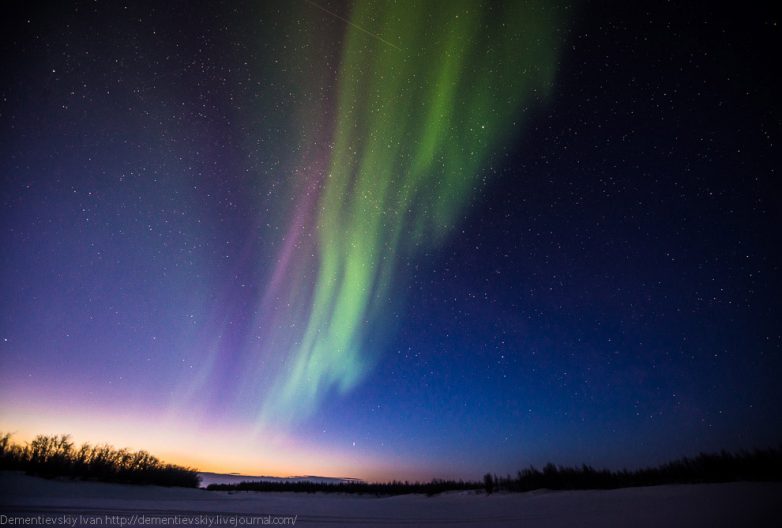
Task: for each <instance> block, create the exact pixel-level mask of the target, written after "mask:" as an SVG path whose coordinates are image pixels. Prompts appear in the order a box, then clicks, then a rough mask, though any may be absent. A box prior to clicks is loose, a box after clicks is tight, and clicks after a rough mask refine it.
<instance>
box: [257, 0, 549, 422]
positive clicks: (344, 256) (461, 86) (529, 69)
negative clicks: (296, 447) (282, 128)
mask: <svg viewBox="0 0 782 528" xmlns="http://www.w3.org/2000/svg"><path fill="white" fill-rule="evenodd" d="M315 7H317V6H315ZM321 9H322V8H321ZM562 15H563V13H562V12H561V11H560V10H558V9H556V8H552V7H551V6H550V5H549V4H548V3H547V2H545V1H542V2H509V3H507V4H505V3H503V4H499V3H494V2H475V1H442V2H435V1H421V2H407V1H403V2H391V1H378V2H365V1H361V2H356V3H355V4H354V5H353V9H352V13H351V16H350V22H349V23H347V24H345V27H346V30H347V34H346V35H345V39H344V43H343V50H342V59H341V67H340V71H339V74H338V97H337V99H338V100H337V105H338V106H337V111H336V114H335V123H334V124H333V126H334V128H333V130H334V132H333V137H332V143H333V149H332V150H331V157H330V160H329V162H328V167H329V168H328V174H327V175H325V178H324V180H323V183H322V184H321V186H320V187H321V194H320V195H319V196H318V200H317V203H316V204H315V210H314V213H313V215H312V217H313V220H314V222H315V223H316V225H315V227H314V229H315V232H316V233H317V256H316V258H317V275H316V279H315V284H314V287H313V289H312V292H311V295H310V297H309V298H308V300H307V303H308V305H307V307H306V312H307V313H308V316H307V317H306V324H304V325H302V326H301V327H299V328H302V330H301V334H300V335H298V336H296V338H295V339H294V340H291V341H290V342H291V343H292V344H291V346H290V350H287V351H280V352H282V353H284V354H286V355H285V359H284V366H283V367H281V370H280V372H279V373H278V374H277V375H276V378H275V380H274V382H273V384H272V388H271V389H270V390H269V392H268V393H267V394H266V396H265V398H264V403H263V406H262V410H261V415H260V423H261V424H270V425H271V424H274V425H279V424H280V423H283V422H294V421H299V420H301V419H303V418H306V417H307V416H309V415H311V414H312V413H313V412H314V411H315V410H316V409H317V408H318V406H319V403H320V402H321V401H322V399H323V398H324V397H327V396H328V395H329V394H333V393H334V392H335V391H336V392H338V393H345V392H347V391H349V390H350V389H351V388H353V387H355V386H356V385H357V384H358V383H359V382H360V381H361V380H362V379H363V378H364V377H365V376H366V374H367V373H368V372H369V371H370V370H371V368H372V366H373V364H374V363H375V361H376V360H377V357H378V353H379V349H380V348H381V346H380V345H379V344H377V343H376V342H375V340H370V339H368V338H369V336H370V335H374V333H376V332H377V330H378V328H380V327H383V326H384V319H387V318H388V317H389V312H390V311H392V306H393V305H394V303H395V302H397V301H398V297H399V294H398V290H400V288H397V287H395V286H396V285H397V284H398V283H399V282H400V281H402V280H403V277H402V275H403V273H402V271H403V270H401V266H402V265H403V264H404V262H406V261H407V260H408V259H410V258H412V257H415V256H416V254H420V253H421V252H422V251H424V250H426V249H428V248H430V247H432V246H435V245H437V244H441V243H442V242H443V241H444V240H445V239H446V237H447V236H448V234H449V233H450V232H452V231H453V229H454V227H455V225H456V224H457V223H458V221H459V220H460V218H461V217H462V216H463V215H464V213H465V210H466V209H467V207H468V205H469V202H470V201H471V200H472V199H473V198H474V196H475V194H476V193H477V191H478V189H479V188H480V187H481V180H482V179H483V173H484V172H485V170H486V165H487V164H488V163H489V161H490V157H491V155H492V153H493V152H494V151H495V150H496V149H497V148H499V147H501V146H502V145H503V144H504V143H505V142H507V141H508V140H509V139H511V138H513V137H516V136H517V134H518V132H519V130H520V126H521V122H522V121H523V119H524V117H525V112H526V111H527V107H528V105H531V104H535V103H540V102H541V100H542V99H543V98H544V97H545V95H546V94H547V92H548V91H549V90H550V87H551V86H552V82H553V78H554V74H555V69H556V62H557V56H558V54H557V51H558V46H559V43H560V41H561V40H562V35H561V34H560V33H559V31H560V25H561V21H562V20H563V16H562ZM323 16H324V17H328V14H327V13H323ZM295 280H307V278H306V277H298V278H297V277H294V281H295ZM309 280H310V281H311V280H312V279H309ZM311 287H312V286H311ZM291 317H295V314H293V313H292V314H291ZM369 341H372V342H371V344H370V343H369Z"/></svg>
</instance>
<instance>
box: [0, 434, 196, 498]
mask: <svg viewBox="0 0 782 528" xmlns="http://www.w3.org/2000/svg"><path fill="white" fill-rule="evenodd" d="M0 469H6V470H17V471H24V472H26V473H27V474H28V475H36V476H39V477H46V478H54V477H69V478H72V479H80V480H97V481H101V482H121V483H126V484H156V485H158V486H184V487H188V488H196V487H198V486H199V484H200V479H199V477H198V473H197V470H195V469H192V468H186V467H182V466H176V465H174V464H166V463H164V462H161V461H160V460H158V459H157V458H156V457H154V456H152V455H150V454H149V453H147V452H146V451H128V450H127V449H116V448H114V447H112V446H109V445H100V446H93V445H90V444H82V446H81V447H79V448H76V447H74V445H73V442H71V440H70V436H69V435H60V436H44V435H38V436H36V437H35V438H34V439H33V441H32V442H30V443H28V444H26V445H24V446H21V445H18V444H14V443H13V442H12V441H11V435H10V434H0Z"/></svg>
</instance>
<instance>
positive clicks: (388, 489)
mask: <svg viewBox="0 0 782 528" xmlns="http://www.w3.org/2000/svg"><path fill="white" fill-rule="evenodd" d="M481 488H483V484H481V483H479V482H465V481H464V480H438V479H435V480H432V481H430V482H408V481H405V482H400V481H396V480H395V481H392V482H363V481H360V480H350V481H346V482H307V481H295V482H285V481H268V480H256V481H247V482H239V483H238V484H209V485H208V486H207V487H206V489H208V490H212V491H294V492H299V493H316V492H320V493H358V494H369V495H406V494H409V493H421V494H426V495H436V494H438V493H443V492H445V491H453V490H479V489H481Z"/></svg>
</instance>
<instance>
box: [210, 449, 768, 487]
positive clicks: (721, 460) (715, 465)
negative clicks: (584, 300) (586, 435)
mask: <svg viewBox="0 0 782 528" xmlns="http://www.w3.org/2000/svg"><path fill="white" fill-rule="evenodd" d="M740 480H744V481H780V480H782V450H780V449H766V450H755V451H751V452H746V451H742V452H739V453H728V452H725V451H723V452H721V453H716V454H703V453H701V454H700V455H698V456H696V457H694V458H681V459H678V460H675V461H673V462H669V463H667V464H663V465H661V466H658V467H655V468H645V469H639V470H634V471H628V470H622V471H610V470H607V469H601V470H597V469H594V468H592V467H590V466H586V465H584V466H581V467H564V466H555V465H554V464H547V465H546V466H545V467H544V468H543V469H542V470H538V469H536V468H534V467H530V468H528V469H525V470H522V471H519V472H518V473H517V474H516V476H515V477H513V476H511V475H507V476H504V477H497V476H496V475H492V474H490V473H487V474H486V475H484V477H483V481H482V482H472V481H463V480H458V481H456V480H433V481H431V482H398V481H394V482H388V483H367V482H362V481H349V482H340V483H326V482H306V481H304V482H303V481H296V482H280V481H248V482H240V483H238V484H210V485H209V486H207V489H209V490H214V491H293V492H305V493H315V492H321V493H359V494H371V495H404V494H409V493H420V494H426V495H435V494H438V493H443V492H446V491H469V490H483V491H485V492H486V493H494V492H498V491H505V492H522V491H531V490H536V489H552V490H575V489H614V488H625V487H634V486H654V485H660V484H695V483H705V482H733V481H740Z"/></svg>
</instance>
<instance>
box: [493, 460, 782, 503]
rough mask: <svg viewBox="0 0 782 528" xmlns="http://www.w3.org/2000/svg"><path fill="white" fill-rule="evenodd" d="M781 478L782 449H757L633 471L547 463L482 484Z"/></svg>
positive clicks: (504, 487)
mask: <svg viewBox="0 0 782 528" xmlns="http://www.w3.org/2000/svg"><path fill="white" fill-rule="evenodd" d="M779 480H782V450H780V449H763V450H760V449H757V450H754V451H741V452H738V453H728V452H726V451H722V452H720V453H711V454H707V453H701V454H699V455H698V456H696V457H694V458H688V457H685V458H680V459H678V460H674V461H672V462H668V463H666V464H662V465H660V466H657V467H653V468H644V469H638V470H634V471H628V470H622V471H609V470H607V469H600V470H598V469H594V468H592V467H590V466H586V465H584V466H581V467H563V466H555V465H554V464H547V465H546V466H545V467H544V468H543V469H542V470H538V469H536V468H534V467H530V468H529V469H525V470H523V471H519V472H518V473H517V474H516V476H515V477H512V476H505V477H497V476H494V475H491V474H488V473H487V474H486V475H484V477H483V488H484V489H485V490H486V491H487V492H488V493H491V492H493V491H531V490H535V489H541V488H545V489H552V490H575V489H614V488H629V487H634V486H657V485H662V484H700V483H709V482H711V483H715V482H736V481H779Z"/></svg>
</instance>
